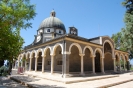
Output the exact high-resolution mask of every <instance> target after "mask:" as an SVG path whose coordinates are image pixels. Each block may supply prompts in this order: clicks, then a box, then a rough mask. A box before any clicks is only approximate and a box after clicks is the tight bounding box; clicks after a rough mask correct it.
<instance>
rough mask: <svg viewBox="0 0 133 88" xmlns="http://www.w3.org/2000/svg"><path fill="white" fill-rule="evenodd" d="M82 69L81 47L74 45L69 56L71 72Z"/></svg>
mask: <svg viewBox="0 0 133 88" xmlns="http://www.w3.org/2000/svg"><path fill="white" fill-rule="evenodd" d="M80 71H81V59H80V56H79V49H78V47H77V46H75V45H73V46H72V47H71V54H70V56H69V72H80Z"/></svg>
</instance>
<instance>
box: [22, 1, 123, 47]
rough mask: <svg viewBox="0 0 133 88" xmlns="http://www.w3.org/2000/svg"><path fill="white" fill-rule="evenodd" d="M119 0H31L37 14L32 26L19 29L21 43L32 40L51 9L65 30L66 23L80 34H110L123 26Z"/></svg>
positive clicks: (90, 35)
mask: <svg viewBox="0 0 133 88" xmlns="http://www.w3.org/2000/svg"><path fill="white" fill-rule="evenodd" d="M122 1H124V0H31V3H32V4H35V5H36V13H37V15H36V17H35V18H34V20H31V22H32V28H29V29H27V30H22V31H21V36H22V37H23V38H24V40H25V44H24V46H26V45H29V44H31V43H32V42H33V41H34V35H36V34H37V30H38V28H39V25H40V24H41V22H42V21H43V20H44V19H45V18H47V17H49V16H50V12H51V11H52V10H53V9H54V10H55V12H56V17H57V18H59V19H60V20H61V21H62V22H63V23H64V25H65V28H66V31H67V32H68V27H70V26H74V27H76V28H77V29H78V33H79V34H78V35H79V36H81V37H85V38H93V37H97V36H104V35H108V36H110V37H111V36H112V34H114V33H117V32H119V31H120V30H121V28H122V27H124V21H123V18H124V14H125V8H124V7H123V6H122V4H121V3H122Z"/></svg>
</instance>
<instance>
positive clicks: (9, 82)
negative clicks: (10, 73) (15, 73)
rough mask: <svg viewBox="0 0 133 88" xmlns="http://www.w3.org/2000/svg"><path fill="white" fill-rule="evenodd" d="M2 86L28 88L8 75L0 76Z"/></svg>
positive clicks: (6, 87)
mask: <svg viewBox="0 0 133 88" xmlns="http://www.w3.org/2000/svg"><path fill="white" fill-rule="evenodd" d="M0 88H27V87H26V86H24V85H21V84H19V83H17V82H15V81H13V80H11V79H10V78H8V77H4V76H1V77H0Z"/></svg>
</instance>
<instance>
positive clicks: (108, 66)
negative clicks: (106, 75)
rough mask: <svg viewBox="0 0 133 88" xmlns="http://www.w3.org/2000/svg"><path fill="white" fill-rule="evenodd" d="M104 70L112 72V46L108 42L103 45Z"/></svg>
mask: <svg viewBox="0 0 133 88" xmlns="http://www.w3.org/2000/svg"><path fill="white" fill-rule="evenodd" d="M103 54H104V70H106V71H109V70H112V71H113V70H114V59H113V58H114V57H115V56H114V46H113V44H112V43H111V42H110V41H109V40H105V41H104V43H103Z"/></svg>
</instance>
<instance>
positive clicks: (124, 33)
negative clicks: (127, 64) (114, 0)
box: [112, 0, 133, 59]
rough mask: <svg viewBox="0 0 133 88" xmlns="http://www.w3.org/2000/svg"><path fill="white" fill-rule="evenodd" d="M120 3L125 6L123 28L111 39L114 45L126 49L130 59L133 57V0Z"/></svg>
mask: <svg viewBox="0 0 133 88" xmlns="http://www.w3.org/2000/svg"><path fill="white" fill-rule="evenodd" d="M122 5H123V6H124V7H125V8H126V12H125V17H124V23H125V28H122V29H121V31H120V32H118V33H117V34H113V36H112V39H113V40H114V42H115V47H116V48H118V49H120V50H123V51H128V52H129V54H130V59H132V58H133V0H124V1H123V2H122Z"/></svg>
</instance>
